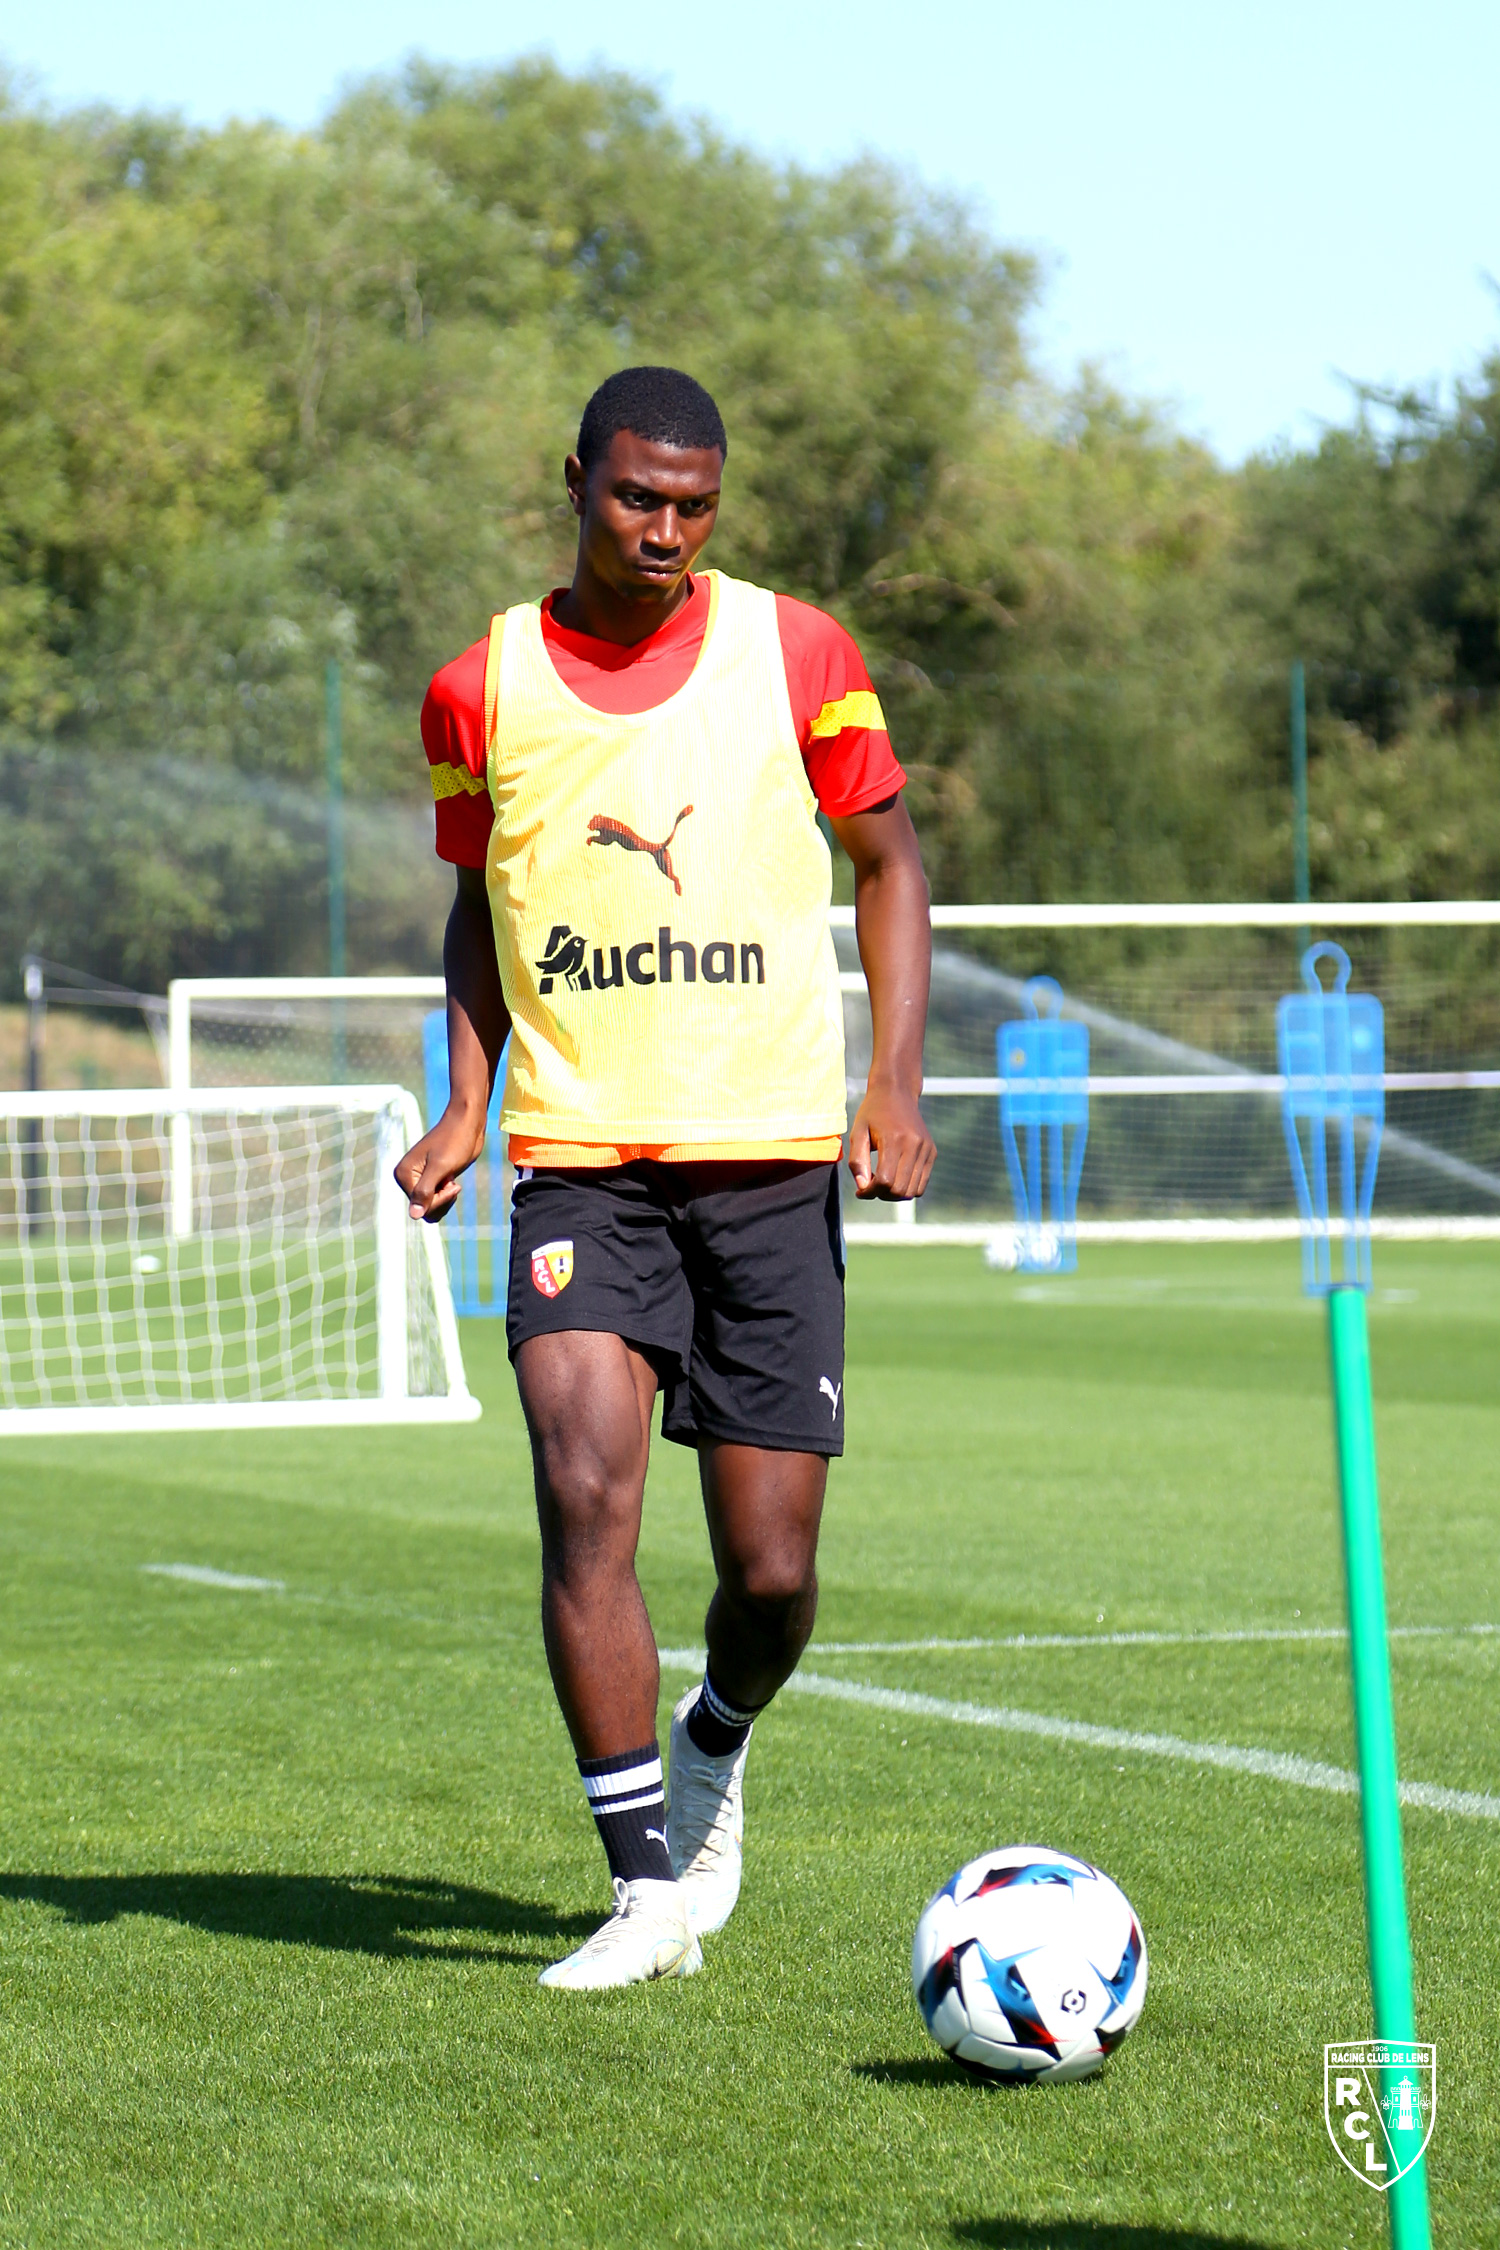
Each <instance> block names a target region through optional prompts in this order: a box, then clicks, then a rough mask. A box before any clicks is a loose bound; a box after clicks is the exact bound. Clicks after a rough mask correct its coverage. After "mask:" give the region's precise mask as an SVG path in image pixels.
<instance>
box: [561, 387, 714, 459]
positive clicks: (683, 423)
mask: <svg viewBox="0 0 1500 2250" xmlns="http://www.w3.org/2000/svg"><path fill="white" fill-rule="evenodd" d="M621 430H629V431H630V432H631V433H632V435H633V436H635V437H639V438H645V439H646V440H647V442H648V443H649V444H652V445H680V446H682V447H683V448H684V449H685V450H692V451H694V452H698V451H702V452H705V453H706V452H707V451H708V450H709V448H710V447H711V446H715V445H716V446H717V447H718V449H719V452H720V455H721V456H722V458H723V459H724V460H726V461H727V460H728V458H729V439H728V437H727V436H726V435H725V431H724V417H723V416H722V415H721V414H720V412H719V409H718V408H717V406H715V404H714V402H713V400H712V399H711V398H710V397H709V395H708V392H707V391H706V390H705V389H704V388H703V385H702V384H701V383H695V382H694V381H693V378H692V376H691V375H684V374H683V372H682V370H681V369H680V368H677V367H622V368H621V369H620V371H619V373H618V374H617V375H610V376H608V377H607V378H606V379H605V381H604V382H602V383H601V384H600V385H599V388H598V390H597V391H595V393H594V395H593V397H592V398H591V399H590V400H589V402H588V405H587V406H586V407H585V408H584V410H583V420H582V421H581V422H580V423H579V425H578V458H579V460H580V461H581V462H582V464H583V473H584V475H585V476H587V475H588V474H589V471H590V470H591V469H592V468H593V466H594V463H595V462H596V461H602V460H603V458H604V456H605V454H606V453H607V452H608V451H609V448H610V441H611V439H613V438H614V437H615V436H617V434H618V433H619V432H620V431H621Z"/></svg>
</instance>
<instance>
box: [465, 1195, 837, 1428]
mask: <svg viewBox="0 0 1500 2250" xmlns="http://www.w3.org/2000/svg"><path fill="white" fill-rule="evenodd" d="M569 1328H583V1329H593V1330H596V1331H602V1332H603V1333H604V1334H606V1335H610V1336H623V1337H624V1339H625V1341H626V1342H627V1343H630V1344H634V1345H636V1346H637V1347H638V1348H639V1349H640V1350H641V1351H643V1352H644V1353H645V1354H646V1355H647V1357H648V1358H650V1359H651V1361H652V1362H653V1364H654V1365H655V1367H656V1370H657V1375H658V1378H659V1380H660V1382H661V1386H662V1423H661V1430H662V1436H663V1437H668V1438H672V1439H674V1440H675V1441H676V1443H677V1444H679V1445H697V1444H699V1443H700V1442H701V1441H702V1440H704V1439H709V1438H723V1439H726V1440H728V1441H729V1442H730V1443H732V1444H736V1445H762V1446H767V1447H771V1448H773V1449H774V1450H776V1451H778V1452H783V1453H823V1454H828V1455H836V1454H840V1453H842V1452H843V1450H844V1240H843V1229H842V1226H841V1224H840V1219H839V1185H838V1172H837V1167H836V1166H835V1165H832V1164H796V1163H740V1164H654V1163H650V1162H640V1163H636V1164H621V1165H613V1166H611V1167H610V1168H609V1169H608V1170H606V1171H598V1172H561V1171H557V1172H554V1171H545V1172H544V1171H536V1172H530V1173H528V1172H523V1173H522V1174H521V1176H520V1177H519V1179H518V1180H517V1181H516V1189H515V1198H514V1202H513V1205H512V1222H511V1240H510V1298H509V1305H508V1308H507V1311H506V1316H505V1332H506V1340H507V1342H508V1343H509V1346H510V1354H511V1357H512V1359H514V1357H515V1355H516V1353H517V1351H519V1349H520V1347H521V1345H522V1344H524V1343H525V1342H526V1340H527V1338H528V1337H530V1336H550V1335H555V1334H556V1333H557V1332H558V1331H559V1330H563V1329H569Z"/></svg>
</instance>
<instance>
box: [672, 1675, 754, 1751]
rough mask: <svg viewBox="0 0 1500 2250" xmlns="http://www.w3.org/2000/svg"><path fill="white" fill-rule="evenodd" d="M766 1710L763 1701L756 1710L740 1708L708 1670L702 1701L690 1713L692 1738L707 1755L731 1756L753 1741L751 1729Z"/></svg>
mask: <svg viewBox="0 0 1500 2250" xmlns="http://www.w3.org/2000/svg"><path fill="white" fill-rule="evenodd" d="M764 1709H765V1705H764V1704H763V1703H762V1704H758V1705H757V1706H756V1708H755V1710H753V1711H740V1710H737V1709H736V1708H735V1706H734V1704H732V1703H731V1702H730V1701H729V1700H728V1698H727V1697H726V1696H723V1695H721V1694H720V1693H719V1691H718V1689H717V1688H716V1687H715V1686H714V1683H713V1681H712V1679H711V1678H710V1677H709V1674H708V1672H707V1671H706V1670H705V1672H704V1674H703V1686H702V1687H701V1689H700V1690H699V1693H698V1700H697V1702H696V1703H695V1704H694V1705H693V1708H692V1710H691V1711H689V1713H688V1715H687V1730H688V1734H689V1737H690V1738H691V1740H692V1741H693V1742H694V1743H695V1744H696V1745H697V1747H698V1748H699V1749H700V1750H701V1751H702V1752H703V1755H704V1757H705V1758H727V1757H729V1756H731V1754H732V1753H733V1752H734V1751H736V1750H739V1749H742V1748H743V1746H744V1745H745V1743H746V1742H748V1741H749V1739H750V1729H751V1728H752V1726H754V1724H755V1722H756V1720H757V1718H758V1717H759V1716H760V1713H761V1712H762V1711H763V1710H764Z"/></svg>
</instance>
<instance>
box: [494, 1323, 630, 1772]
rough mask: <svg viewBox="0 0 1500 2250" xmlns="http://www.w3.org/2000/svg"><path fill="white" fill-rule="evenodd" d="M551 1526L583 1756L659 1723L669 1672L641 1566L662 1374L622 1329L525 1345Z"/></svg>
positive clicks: (567, 1692) (567, 1677) (541, 1504)
mask: <svg viewBox="0 0 1500 2250" xmlns="http://www.w3.org/2000/svg"><path fill="white" fill-rule="evenodd" d="M516 1380H517V1383H518V1385H519V1388H520V1393H521V1406H522V1409H523V1411H524V1413H525V1416H526V1427H527V1430H528V1431H529V1433H530V1437H531V1458H532V1464H533V1469H534V1472H535V1477H536V1506H537V1517H538V1521H539V1523H540V1526H541V1534H542V1638H543V1641H544V1644H545V1646H546V1650H547V1664H548V1667H549V1669H550V1671H551V1673H552V1685H553V1688H554V1689H555V1691H556V1694H557V1700H558V1702H559V1704H560V1705H561V1706H562V1715H563V1718H564V1720H565V1721H566V1723H567V1728H568V1732H569V1734H570V1735H571V1736H572V1737H573V1748H574V1750H575V1752H576V1753H577V1755H578V1756H579V1757H580V1758H583V1759H598V1758H609V1757H614V1756H617V1755H619V1754H620V1753H622V1752H624V1751H627V1750H634V1749H637V1748H638V1747H639V1746H640V1744H641V1743H643V1742H650V1741H651V1740H652V1739H653V1738H654V1736H655V1733H656V1699H657V1692H658V1687H659V1681H660V1672H659V1668H658V1665H657V1660H656V1642H655V1640H654V1638H653V1637H652V1632H651V1620H650V1618H649V1617H648V1616H647V1615H646V1604H645V1601H644V1600H643V1598H642V1595H641V1588H640V1581H639V1580H638V1579H637V1577H636V1574H635V1553H636V1547H637V1544H638V1542H639V1540H640V1534H641V1499H642V1495H643V1494H644V1492H645V1489H646V1462H647V1458H648V1455H649V1453H650V1447H651V1409H652V1406H653V1404H654V1403H655V1399H656V1376H655V1373H654V1371H653V1369H652V1367H651V1363H650V1361H649V1360H647V1359H646V1358H644V1357H643V1355H642V1354H641V1353H640V1352H638V1351H634V1350H632V1348H631V1347H630V1345H629V1344H627V1343H626V1342H625V1341H624V1339H623V1338H622V1337H619V1336H605V1335H594V1334H592V1333H590V1332H589V1331H586V1330H583V1329H567V1330H565V1331H563V1332H562V1333H561V1334H559V1335H554V1336H532V1337H529V1338H528V1339H527V1341H526V1342H525V1343H524V1344H522V1346H521V1348H520V1350H519V1351H518V1352H517V1354H516Z"/></svg>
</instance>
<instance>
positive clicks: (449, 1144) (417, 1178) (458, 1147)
mask: <svg viewBox="0 0 1500 2250" xmlns="http://www.w3.org/2000/svg"><path fill="white" fill-rule="evenodd" d="M483 1147H484V1119H483V1118H482V1117H481V1118H480V1120H479V1126H478V1130H477V1131H476V1130H475V1126H474V1121H473V1119H472V1117H470V1116H469V1115H468V1114H467V1112H459V1113H458V1114H457V1115H455V1113H454V1111H453V1109H452V1108H451V1106H450V1107H449V1108H448V1109H445V1110H444V1112H443V1114H442V1116H441V1117H440V1118H439V1119H438V1121H437V1123H436V1124H435V1125H434V1126H433V1128H432V1130H431V1132H430V1133H424V1134H423V1135H422V1138H421V1139H420V1140H419V1141H418V1142H417V1143H416V1144H415V1146H414V1147H412V1148H409V1149H408V1150H407V1152H406V1154H405V1155H404V1156H403V1157H402V1159H401V1161H400V1163H399V1164H398V1165H397V1166H396V1185H397V1186H398V1187H399V1188H400V1190H401V1192H402V1194H403V1195H404V1196H405V1197H406V1202H407V1208H408V1210H409V1211H410V1212H411V1215H412V1217H413V1218H414V1219H424V1220H425V1221H426V1222H427V1224H428V1225H429V1226H431V1225H433V1224H434V1222H435V1221H437V1220H439V1219H446V1217H447V1216H448V1213H449V1211H450V1210H451V1209H452V1208H453V1205H454V1203H455V1202H456V1201H457V1200H458V1187H459V1181H460V1180H461V1179H462V1177H463V1175H464V1173H465V1172H467V1170H468V1169H469V1166H470V1165H471V1164H472V1163H473V1162H474V1160H475V1158H476V1157H477V1156H478V1155H479V1153H480V1151H481V1149H482V1148H483Z"/></svg>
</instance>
